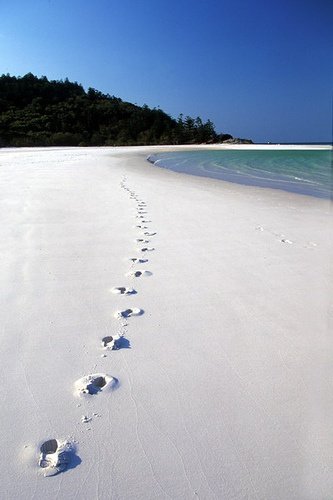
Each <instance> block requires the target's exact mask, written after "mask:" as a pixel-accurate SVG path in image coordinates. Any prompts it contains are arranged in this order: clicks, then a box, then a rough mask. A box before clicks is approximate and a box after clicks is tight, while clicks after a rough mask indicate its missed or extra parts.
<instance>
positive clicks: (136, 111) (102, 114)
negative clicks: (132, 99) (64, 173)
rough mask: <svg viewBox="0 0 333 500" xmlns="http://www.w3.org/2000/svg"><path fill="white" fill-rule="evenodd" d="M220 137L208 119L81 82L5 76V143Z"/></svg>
mask: <svg viewBox="0 0 333 500" xmlns="http://www.w3.org/2000/svg"><path fill="white" fill-rule="evenodd" d="M217 138H218V136H217V134H216V133H215V130H214V125H213V124H212V122H210V121H209V120H208V121H207V123H203V122H202V120H201V118H199V117H198V118H196V119H195V120H194V119H193V118H191V117H189V116H187V117H186V118H185V119H184V120H183V117H182V115H180V117H179V119H178V120H174V119H173V118H171V117H170V116H168V115H167V114H166V113H164V112H163V111H162V110H160V109H150V108H149V107H148V106H146V105H144V106H142V107H140V106H136V105H134V104H131V103H129V102H124V101H122V100H121V99H119V98H117V97H114V96H110V95H109V94H107V95H105V94H103V93H102V92H99V91H98V90H96V89H93V88H89V89H88V91H87V92H85V90H84V89H83V87H82V86H81V85H79V84H78V83H76V82H75V83H72V82H69V81H68V79H67V78H66V79H65V80H64V81H63V80H60V81H55V80H51V81H49V80H48V79H47V78H46V77H45V76H43V77H41V78H38V77H36V76H34V75H33V74H31V73H28V74H27V75H25V76H23V77H15V76H10V75H2V76H1V77H0V147H4V146H78V145H80V146H104V145H107V146H113V145H141V144H142V145H146V144H195V143H207V142H214V141H216V140H217Z"/></svg>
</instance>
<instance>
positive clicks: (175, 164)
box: [148, 149, 332, 198]
mask: <svg viewBox="0 0 333 500" xmlns="http://www.w3.org/2000/svg"><path fill="white" fill-rule="evenodd" d="M148 160H149V161H150V162H151V163H154V165H156V166H158V167H163V168H168V169H170V170H174V171H176V172H182V173H187V174H192V175H199V176H203V177H211V178H214V179H220V180H225V181H229V182H236V183H238V184H246V185H251V186H260V187H269V188H274V189H282V190H284V191H289V192H293V193H299V194H306V195H310V196H316V197H319V198H330V197H331V193H332V152H331V151H330V150H307V149H302V150H290V149H289V150H288V149H287V150H274V149H270V150H223V151H222V150H214V151H202V150H200V151H186V152H185V151H182V152H171V153H159V154H157V155H151V156H150V157H149V158H148Z"/></svg>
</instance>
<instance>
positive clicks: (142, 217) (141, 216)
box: [136, 215, 144, 222]
mask: <svg viewBox="0 0 333 500" xmlns="http://www.w3.org/2000/svg"><path fill="white" fill-rule="evenodd" d="M136 218H137V219H144V216H143V215H137V216H136ZM142 222H144V221H142Z"/></svg>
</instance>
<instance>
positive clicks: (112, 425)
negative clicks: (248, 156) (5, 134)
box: [0, 147, 333, 500]
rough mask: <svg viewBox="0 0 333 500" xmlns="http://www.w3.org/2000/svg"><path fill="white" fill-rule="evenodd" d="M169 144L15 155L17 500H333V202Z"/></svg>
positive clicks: (7, 447)
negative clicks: (212, 163)
mask: <svg viewBox="0 0 333 500" xmlns="http://www.w3.org/2000/svg"><path fill="white" fill-rule="evenodd" d="M161 150H163V148H161V147H160V148H159V147H150V148H149V147H142V148H140V147H134V148H35V149H20V150H18V149H12V150H10V149H7V150H6V149H3V150H0V164H1V166H0V189H1V199H0V205H1V206H0V218H1V221H0V222H1V223H0V249H1V266H0V280H1V289H2V293H1V298H0V304H1V306H0V310H1V344H2V345H1V347H2V349H1V362H0V367H1V380H2V384H1V400H2V418H1V426H0V441H1V444H2V453H1V468H2V485H1V497H2V498H20V499H21V498H22V499H23V498H24V499H30V498H31V499H32V498H34V499H45V498H47V499H56V498H58V499H60V498H66V499H74V498H80V499H87V500H88V499H89V500H90V499H92V498H99V499H110V498H112V499H145V500H147V499H156V498H161V499H162V498H173V499H176V498H178V499H187V498H188V499H190V498H201V499H213V498H216V499H245V498H247V499H262V500H267V499H281V500H286V499H300V498H301V499H316V500H319V499H328V498H331V497H332V491H333V475H332V465H333V463H332V462H333V459H332V456H333V455H332V449H333V447H332V444H333V443H332V438H333V433H332V416H333V397H332V375H333V364H332V359H331V358H332V336H331V331H332V301H331V298H332V292H333V290H332V277H333V276H332V264H331V256H332V211H331V202H330V201H329V200H322V199H316V198H311V197H308V196H302V195H294V194H291V193H284V192H282V191H278V190H272V189H262V188H256V187H248V186H241V185H237V184H231V183H227V182H221V181H216V180H214V179H204V178H202V177H201V178H198V177H194V176H187V175H185V174H179V173H175V172H171V171H168V170H165V169H159V168H157V167H155V166H153V165H151V164H150V163H148V162H147V161H146V157H147V156H148V155H149V154H151V153H153V152H157V151H161ZM111 337H112V338H111ZM54 440H59V441H54ZM45 443H46V444H45ZM64 443H65V444H64ZM57 447H58V449H57ZM60 449H61V453H62V454H61V453H60V460H58V461H57V460H55V459H56V458H57V457H56V456H55V455H54V453H59V450H60ZM41 453H42V455H43V456H42V459H41V458H40V455H41ZM50 455H51V457H50ZM40 460H42V462H40ZM40 463H42V464H43V466H42V467H41V466H40ZM59 463H60V465H61V464H62V466H61V467H60V466H59ZM55 467H60V470H59V471H56V470H54V469H55ZM46 469H47V470H49V471H50V472H58V473H57V474H56V475H55V476H54V477H50V478H48V477H44V473H45V470H46Z"/></svg>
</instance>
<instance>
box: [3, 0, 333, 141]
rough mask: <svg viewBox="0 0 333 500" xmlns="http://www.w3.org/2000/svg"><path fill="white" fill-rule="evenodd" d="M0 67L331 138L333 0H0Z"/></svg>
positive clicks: (268, 134) (216, 118) (239, 131)
mask: <svg viewBox="0 0 333 500" xmlns="http://www.w3.org/2000/svg"><path fill="white" fill-rule="evenodd" d="M0 19H1V23H0V73H10V74H11V75H16V76H18V75H20V76H23V75H24V74H25V73H28V72H30V71H31V72H32V73H34V74H36V75H38V76H41V75H46V76H47V77H48V78H49V79H61V78H63V79H64V78H65V77H68V78H69V79H70V80H72V81H78V82H79V83H82V84H83V86H84V87H85V88H86V89H87V88H88V87H90V86H91V87H94V88H96V89H98V90H101V91H103V92H105V93H110V94H113V95H116V96H117V97H121V98H122V99H124V100H128V101H130V102H133V103H137V104H139V105H142V104H145V103H146V104H148V105H149V106H150V107H154V106H156V107H157V106H160V107H161V108H162V109H163V110H164V111H166V112H167V113H168V114H170V115H171V116H174V117H177V116H178V115H179V113H181V112H182V113H183V114H184V115H188V114H189V115H191V116H193V117H196V116H198V115H199V116H201V117H202V118H203V119H205V120H206V119H208V118H210V119H211V120H212V121H213V122H214V123H215V125H216V129H217V131H219V132H229V133H231V134H232V135H234V136H239V137H250V138H252V139H254V140H255V141H257V142H259V141H273V142H302V141H305V142H315V141H330V140H331V137H332V135H331V134H332V82H333V62H332V61H333V57H332V54H333V50H332V49H333V34H332V33H333V28H332V26H333V22H332V21H333V1H332V0H313V1H312V0H280V1H277V0H274V1H273V0H257V1H256V0H252V1H250V0H234V1H231V0H228V1H226V0H119V1H118V0H0Z"/></svg>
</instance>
